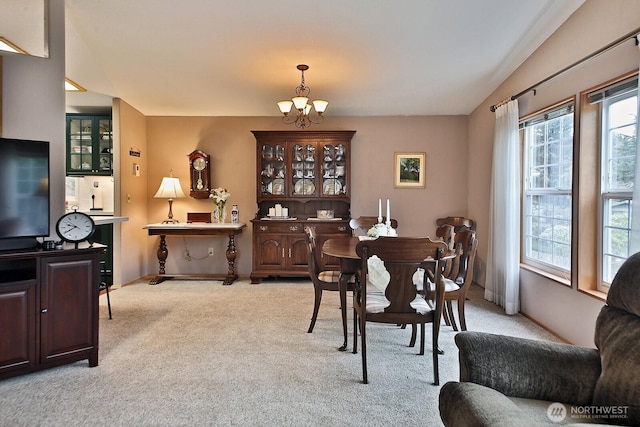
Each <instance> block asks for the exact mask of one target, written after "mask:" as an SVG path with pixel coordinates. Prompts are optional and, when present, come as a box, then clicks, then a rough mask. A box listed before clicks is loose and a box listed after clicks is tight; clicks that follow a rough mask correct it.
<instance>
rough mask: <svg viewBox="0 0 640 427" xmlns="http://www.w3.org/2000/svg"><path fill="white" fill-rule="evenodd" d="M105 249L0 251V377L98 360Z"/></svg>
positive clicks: (93, 247)
mask: <svg viewBox="0 0 640 427" xmlns="http://www.w3.org/2000/svg"><path fill="white" fill-rule="evenodd" d="M105 248H106V247H105V246H103V245H96V244H94V245H93V246H89V244H87V243H85V244H82V245H80V247H79V248H78V249H75V248H74V247H73V246H71V245H69V246H65V247H64V248H63V249H62V250H51V251H43V250H41V249H31V250H23V251H2V252H0V317H1V318H2V327H0V343H2V345H1V346H0V379H3V378H8V377H12V376H16V375H21V374H26V373H29V372H33V371H37V370H41V369H47V368H52V367H54V366H59V365H63V364H67V363H72V362H76V361H78V360H84V359H87V360H88V362H89V366H97V365H98V310H99V306H98V296H99V270H100V269H99V262H100V261H99V257H100V254H101V253H103V252H104V251H105Z"/></svg>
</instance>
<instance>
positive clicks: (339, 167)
mask: <svg viewBox="0 0 640 427" xmlns="http://www.w3.org/2000/svg"><path fill="white" fill-rule="evenodd" d="M253 134H254V136H255V138H256V144H257V146H256V153H257V158H256V166H257V171H256V176H257V189H256V190H257V205H258V209H257V212H256V215H255V218H254V219H253V220H252V223H253V269H252V273H251V280H252V282H253V283H257V282H258V281H259V280H260V279H261V278H264V277H267V276H305V275H307V274H308V265H307V261H306V260H307V259H308V256H307V254H306V251H307V247H306V236H305V234H304V227H305V225H307V224H308V225H313V226H315V227H316V233H317V234H318V236H319V240H320V239H324V240H326V238H329V237H330V236H336V235H345V234H346V235H348V234H350V232H351V230H350V229H349V226H348V223H349V217H350V212H349V210H350V204H351V197H350V155H351V153H350V146H351V139H352V137H353V135H354V134H355V131H253ZM321 210H322V211H332V212H333V216H334V218H324V219H321V218H318V211H321ZM319 256H320V257H321V255H319ZM319 261H320V264H321V265H323V266H329V264H332V263H333V261H335V260H326V259H324V258H323V257H321V258H320V259H319ZM333 267H335V265H333Z"/></svg>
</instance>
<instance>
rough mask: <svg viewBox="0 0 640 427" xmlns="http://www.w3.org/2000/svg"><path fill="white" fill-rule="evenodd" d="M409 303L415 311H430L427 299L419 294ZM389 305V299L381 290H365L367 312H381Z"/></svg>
mask: <svg viewBox="0 0 640 427" xmlns="http://www.w3.org/2000/svg"><path fill="white" fill-rule="evenodd" d="M410 304H411V307H412V308H413V309H414V310H415V311H416V312H417V313H420V314H426V313H428V312H429V311H431V307H429V304H427V301H426V300H425V299H424V298H422V297H421V296H420V295H416V297H415V299H414V300H413V301H411V302H410ZM390 305H391V301H389V300H388V299H387V297H386V296H385V295H384V294H383V293H382V292H367V313H383V312H384V309H385V308H387V307H389V306H390Z"/></svg>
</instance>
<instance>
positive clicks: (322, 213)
mask: <svg viewBox="0 0 640 427" xmlns="http://www.w3.org/2000/svg"><path fill="white" fill-rule="evenodd" d="M316 217H317V218H318V219H332V218H333V210H331V209H320V210H317V211H316Z"/></svg>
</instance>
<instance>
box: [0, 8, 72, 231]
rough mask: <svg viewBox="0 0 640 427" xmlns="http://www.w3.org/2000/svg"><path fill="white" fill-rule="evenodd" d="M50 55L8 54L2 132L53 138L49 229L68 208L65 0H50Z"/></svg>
mask: <svg viewBox="0 0 640 427" xmlns="http://www.w3.org/2000/svg"><path fill="white" fill-rule="evenodd" d="M48 13H49V16H48V21H49V33H48V34H49V58H37V57H33V56H26V55H13V54H7V56H4V57H3V61H2V62H3V66H2V79H0V82H2V85H3V86H2V97H1V99H0V101H2V120H3V122H2V136H4V137H5V138H18V139H37V140H44V141H49V143H50V145H49V151H50V171H51V172H50V176H49V179H50V183H51V186H50V194H51V212H50V234H51V239H54V238H55V239H57V236H56V232H55V225H56V221H57V220H58V218H59V217H60V216H61V215H62V214H63V213H64V188H65V186H64V178H65V105H64V104H65V99H64V97H65V93H64V85H63V82H64V63H65V51H64V36H65V34H64V0H49V8H48Z"/></svg>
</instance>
